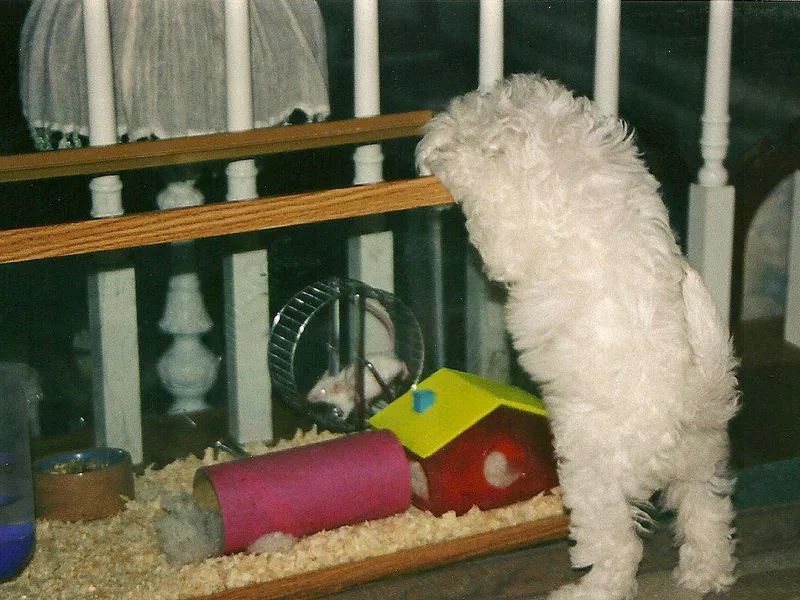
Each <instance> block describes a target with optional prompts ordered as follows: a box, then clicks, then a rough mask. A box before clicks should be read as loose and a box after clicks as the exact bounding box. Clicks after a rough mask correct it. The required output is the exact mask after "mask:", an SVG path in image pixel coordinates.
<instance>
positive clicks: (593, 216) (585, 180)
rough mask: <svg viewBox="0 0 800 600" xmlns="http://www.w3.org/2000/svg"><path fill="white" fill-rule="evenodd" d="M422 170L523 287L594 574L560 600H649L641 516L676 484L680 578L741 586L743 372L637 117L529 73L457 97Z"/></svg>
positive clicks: (515, 294)
mask: <svg viewBox="0 0 800 600" xmlns="http://www.w3.org/2000/svg"><path fill="white" fill-rule="evenodd" d="M417 165H418V168H419V170H420V172H421V173H422V174H430V173H433V174H434V175H436V176H437V177H438V178H439V179H440V180H441V182H442V183H443V184H444V186H445V187H446V188H447V189H448V190H449V191H450V193H451V195H452V196H453V198H454V199H455V200H456V202H458V203H459V204H460V205H461V207H462V209H463V211H464V214H465V216H466V227H467V231H468V233H469V237H470V240H471V242H472V243H473V244H474V245H475V247H476V248H477V249H478V251H479V253H480V254H481V257H482V258H483V262H484V266H485V270H486V272H487V275H488V276H489V277H490V278H491V279H494V280H496V281H499V282H501V283H503V284H504V285H505V286H506V287H507V289H508V300H507V306H506V319H507V325H508V329H509V331H510V332H511V335H512V338H513V341H514V346H515V347H516V349H517V351H518V352H519V361H520V363H521V364H522V366H523V367H524V368H525V370H526V371H527V372H528V373H529V374H530V376H531V377H532V378H533V379H534V380H535V381H536V382H538V383H539V384H540V385H541V388H542V395H543V397H544V400H545V401H546V404H547V406H548V408H549V411H550V417H551V420H552V427H553V433H554V437H555V450H556V455H557V457H558V473H559V478H560V484H561V489H562V492H563V498H564V504H565V506H566V508H567V509H568V511H569V515H570V536H571V538H573V540H574V541H575V545H574V547H572V548H571V551H570V552H571V559H572V564H573V566H574V567H588V566H591V570H590V571H589V572H588V573H587V574H586V575H585V576H584V577H583V578H582V579H581V580H580V581H579V582H578V583H577V584H571V585H567V586H565V587H563V588H561V589H559V590H557V591H555V592H553V593H552V594H551V596H550V597H551V598H557V599H559V600H562V599H577V598H592V599H598V600H600V599H602V600H616V599H624V598H633V597H634V596H635V595H636V573H637V569H638V565H639V562H640V560H641V557H642V544H641V541H640V539H639V536H638V529H639V527H640V525H641V519H642V518H646V515H645V514H644V513H643V510H642V507H643V506H647V505H648V502H649V501H650V499H651V498H652V497H653V494H654V493H655V492H656V491H659V490H661V491H662V492H663V493H662V495H661V499H662V502H663V504H664V506H665V507H666V508H667V509H670V510H672V511H675V535H676V539H677V542H678V543H679V544H680V553H679V556H680V559H679V564H678V567H677V569H676V576H677V579H678V581H679V583H681V584H682V585H684V586H686V587H688V588H690V589H693V590H698V591H701V592H707V591H712V590H714V591H721V590H723V589H725V588H727V587H728V586H730V585H731V584H732V583H733V581H734V575H733V571H734V566H735V558H734V557H733V550H734V540H733V531H734V530H733V528H732V525H731V523H732V520H733V516H734V513H733V509H732V506H731V500H730V494H731V491H732V487H733V480H732V478H731V477H730V476H729V474H728V454H729V442H728V435H727V428H726V425H727V423H728V421H729V420H730V418H731V417H732V416H733V415H734V413H735V412H736V409H737V404H738V394H737V392H736V385H737V381H736V375H735V367H736V361H735V359H734V357H733V353H732V348H731V343H730V338H729V335H728V332H727V329H726V328H725V327H724V326H723V325H722V324H721V323H720V320H719V318H718V317H717V314H716V311H715V308H714V305H713V303H712V300H711V297H710V295H709V293H708V292H707V290H706V288H705V287H704V285H703V283H702V281H701V280H700V277H699V275H698V274H697V273H696V272H695V271H694V270H693V269H692V268H691V267H689V265H688V264H687V262H686V260H685V259H684V257H683V256H682V255H681V252H680V250H679V248H678V246H677V244H676V243H675V239H674V236H673V234H672V231H671V230H670V227H669V223H668V218H667V210H666V207H665V206H664V203H663V202H662V200H661V198H660V196H659V192H658V188H659V184H658V182H657V181H656V180H655V178H654V177H653V176H652V175H650V173H649V172H648V171H647V168H646V167H645V165H644V163H643V162H642V160H641V159H640V157H639V154H638V152H637V150H636V148H635V146H634V143H633V141H632V135H631V134H630V132H629V130H628V129H627V128H626V126H625V124H624V123H622V122H621V121H620V120H619V119H617V118H607V117H605V116H604V115H603V114H601V112H600V111H599V110H598V108H597V107H596V105H595V104H594V103H592V102H591V101H589V100H588V99H586V98H579V97H577V98H576V97H575V96H574V95H573V94H572V93H571V92H570V91H569V90H568V89H566V88H565V87H563V86H562V85H561V84H559V83H557V82H554V81H550V80H548V79H545V78H543V77H540V76H536V75H516V76H512V77H511V78H509V79H508V80H506V81H503V82H500V83H498V84H497V85H496V86H495V87H494V88H493V89H492V90H491V91H489V92H486V93H481V92H472V93H469V94H467V95H465V96H463V97H460V98H456V99H455V100H453V101H452V103H451V104H450V106H449V108H448V110H447V111H445V112H442V113H440V114H438V115H437V116H436V117H435V118H434V119H433V120H432V121H431V122H430V124H429V125H428V127H427V130H426V133H425V135H424V137H423V139H422V140H421V142H420V143H419V146H418V148H417Z"/></svg>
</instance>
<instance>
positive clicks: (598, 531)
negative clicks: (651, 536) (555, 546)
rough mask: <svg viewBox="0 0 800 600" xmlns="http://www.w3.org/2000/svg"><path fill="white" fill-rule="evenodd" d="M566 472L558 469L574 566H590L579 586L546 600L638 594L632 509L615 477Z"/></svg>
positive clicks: (608, 599) (621, 598) (638, 552)
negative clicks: (568, 521) (567, 514)
mask: <svg viewBox="0 0 800 600" xmlns="http://www.w3.org/2000/svg"><path fill="white" fill-rule="evenodd" d="M569 471H570V469H569V467H566V468H562V469H561V470H560V477H561V487H562V490H563V492H564V502H565V505H567V506H568V508H569V509H570V534H571V536H572V538H573V539H574V540H575V542H576V545H575V547H574V548H573V549H572V559H573V564H574V565H575V566H588V563H591V565H592V567H591V570H590V571H589V573H587V574H586V575H584V576H583V578H582V579H581V580H580V581H579V582H578V583H577V584H570V585H566V586H564V587H562V588H560V589H558V590H556V591H555V592H553V593H552V594H551V595H550V597H549V598H550V600H628V599H630V598H633V597H634V596H635V594H636V572H637V570H638V568H639V561H640V560H641V558H642V542H641V540H640V539H639V536H638V535H637V533H636V523H635V520H634V518H633V515H632V511H631V506H630V503H629V502H628V500H627V498H626V497H625V494H624V493H623V491H622V489H621V487H620V486H619V483H618V482H617V481H616V480H615V479H614V475H613V474H611V473H608V470H607V469H606V470H605V471H602V470H599V471H597V472H596V473H590V472H587V469H585V468H583V469H580V472H579V473H575V474H574V475H575V476H574V477H573V476H571V475H572V474H571V473H570V472H569Z"/></svg>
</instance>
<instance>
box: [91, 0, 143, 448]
mask: <svg viewBox="0 0 800 600" xmlns="http://www.w3.org/2000/svg"><path fill="white" fill-rule="evenodd" d="M83 28H84V37H85V40H86V41H85V44H86V71H87V74H86V78H87V85H88V99H87V101H88V103H89V143H90V145H92V146H106V145H110V144H115V143H116V142H117V123H116V113H115V108H114V76H113V68H112V62H111V33H110V28H109V16H108V4H107V0H83ZM89 187H90V189H91V194H92V213H91V214H92V217H94V218H103V217H111V216H118V215H121V214H122V212H123V209H122V183H121V181H120V178H119V176H117V175H106V176H103V177H97V178H95V179H93V180H92V181H91V183H90V184H89ZM119 259H120V257H119V255H109V256H108V257H103V258H102V259H101V260H103V262H104V263H105V264H103V265H98V270H97V272H96V273H94V274H92V275H90V276H89V278H88V281H87V287H88V300H89V328H90V331H91V336H92V365H93V367H92V382H93V383H92V385H93V390H92V392H93V399H94V415H95V416H94V421H95V440H96V443H97V444H98V445H104V446H116V447H120V448H124V449H126V450H128V452H130V453H131V458H132V460H133V462H134V463H141V462H142V459H143V453H142V416H141V396H140V390H139V344H138V334H139V327H138V324H137V318H136V275H135V272H134V269H133V268H132V267H122V266H119V263H120V260H119Z"/></svg>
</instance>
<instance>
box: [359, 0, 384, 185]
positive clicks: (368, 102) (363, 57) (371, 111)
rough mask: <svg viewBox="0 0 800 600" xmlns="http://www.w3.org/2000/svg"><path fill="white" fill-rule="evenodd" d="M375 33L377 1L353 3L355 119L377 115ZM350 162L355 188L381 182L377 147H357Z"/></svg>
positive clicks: (376, 45)
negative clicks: (353, 165)
mask: <svg viewBox="0 0 800 600" xmlns="http://www.w3.org/2000/svg"><path fill="white" fill-rule="evenodd" d="M378 33H379V29H378V0H354V2H353V46H354V48H355V56H354V63H353V77H354V86H355V89H354V104H355V116H356V117H374V116H375V115H379V114H380V113H381V94H380V54H379V46H378ZM353 161H354V162H355V177H354V181H353V182H354V183H355V184H356V185H361V184H365V183H378V182H379V181H383V153H382V152H381V146H380V144H369V145H366V146H359V147H358V148H356V151H355V154H354V156H353Z"/></svg>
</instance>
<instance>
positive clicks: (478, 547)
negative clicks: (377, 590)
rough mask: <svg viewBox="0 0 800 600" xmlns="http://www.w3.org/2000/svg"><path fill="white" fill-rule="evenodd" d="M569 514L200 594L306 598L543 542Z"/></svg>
mask: <svg viewBox="0 0 800 600" xmlns="http://www.w3.org/2000/svg"><path fill="white" fill-rule="evenodd" d="M567 527H568V518H567V517H566V516H558V517H550V518H547V519H541V520H539V521H532V522H530V523H524V524H522V525H516V526H514V527H507V528H504V529H499V530H497V531H489V532H487V533H481V534H478V535H474V536H470V537H466V538H459V539H455V540H449V541H447V542H442V543H439V544H433V545H430V546H424V547H422V548H414V549H411V550H402V551H400V552H394V553H392V554H387V555H384V556H376V557H374V558H369V559H366V560H362V561H359V562H355V563H348V564H344V565H339V566H336V567H331V568H329V569H322V570H320V571H314V572H311V573H303V574H302V575H295V576H293V577H287V578H285V579H279V580H276V581H270V582H267V583H262V584H255V585H250V586H247V587H243V588H236V589H232V590H227V591H225V592H220V593H218V594H212V595H210V596H204V597H202V598H200V599H198V600H274V599H277V598H292V599H293V600H304V599H309V598H319V597H322V596H328V595H330V594H334V593H336V592H339V591H341V590H343V589H345V588H348V587H352V586H355V585H358V584H362V583H366V582H368V581H373V580H376V579H380V578H383V577H397V576H399V575H406V574H408V573H413V572H415V571H419V570H422V569H431V568H434V567H438V566H441V565H444V564H447V563H452V562H456V561H459V560H464V559H467V558H474V557H478V556H483V555H486V554H490V553H493V552H502V551H507V550H513V549H516V548H521V547H523V546H528V545H534V544H540V543H543V542H547V541H552V540H556V539H561V538H564V537H566V535H567Z"/></svg>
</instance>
